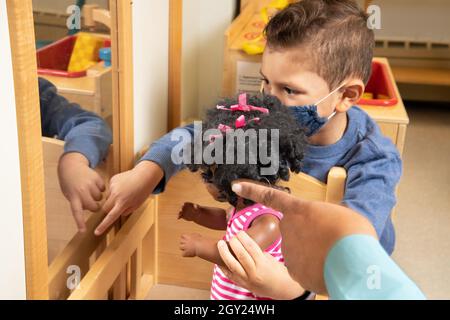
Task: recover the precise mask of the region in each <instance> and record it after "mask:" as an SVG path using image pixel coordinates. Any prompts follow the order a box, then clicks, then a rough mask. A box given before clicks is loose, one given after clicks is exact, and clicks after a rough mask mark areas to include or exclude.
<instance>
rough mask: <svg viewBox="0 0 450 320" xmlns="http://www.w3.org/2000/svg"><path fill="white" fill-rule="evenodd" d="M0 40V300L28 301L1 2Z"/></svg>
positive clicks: (13, 115)
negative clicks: (0, 154) (0, 137)
mask: <svg viewBox="0 0 450 320" xmlns="http://www.w3.org/2000/svg"><path fill="white" fill-rule="evenodd" d="M0 39H1V41H0V57H1V59H0V70H1V72H0V83H1V84H2V89H1V90H0V110H1V117H0V135H1V136H2V139H0V150H2V156H1V163H0V181H1V184H0V199H1V209H0V221H1V228H2V229H1V232H0V254H1V257H0V261H1V263H0V300H3V299H25V298H26V286H25V257H24V243H23V222H22V196H21V186H20V164H19V144H18V137H17V119H16V106H15V98H14V82H13V73H12V62H11V48H10V46H9V43H10V42H9V31H8V18H7V13H6V2H5V0H0Z"/></svg>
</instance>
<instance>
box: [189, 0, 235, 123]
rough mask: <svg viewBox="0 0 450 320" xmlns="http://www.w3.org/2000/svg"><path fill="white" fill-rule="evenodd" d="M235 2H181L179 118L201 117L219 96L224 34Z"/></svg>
mask: <svg viewBox="0 0 450 320" xmlns="http://www.w3.org/2000/svg"><path fill="white" fill-rule="evenodd" d="M235 2H236V1H234V0H220V1H211V0H185V1H183V56H182V59H183V60H182V79H183V80H182V100H181V101H182V119H187V118H190V117H198V116H200V117H201V116H202V115H203V112H204V110H205V109H206V108H209V107H211V106H212V105H214V104H215V102H216V100H217V99H218V98H219V97H220V92H221V88H222V77H223V50H224V33H225V30H226V29H227V28H228V26H229V25H230V23H231V21H232V19H233V14H234V11H235Z"/></svg>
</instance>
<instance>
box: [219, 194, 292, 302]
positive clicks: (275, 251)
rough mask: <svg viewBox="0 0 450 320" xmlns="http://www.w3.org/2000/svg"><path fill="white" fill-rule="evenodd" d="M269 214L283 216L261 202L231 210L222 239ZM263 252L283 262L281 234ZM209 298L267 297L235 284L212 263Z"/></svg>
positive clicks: (249, 298) (261, 298)
mask: <svg viewBox="0 0 450 320" xmlns="http://www.w3.org/2000/svg"><path fill="white" fill-rule="evenodd" d="M265 214H270V215H274V216H275V217H277V218H278V219H280V220H281V219H282V218H283V214H282V213H281V212H278V211H275V210H273V209H270V208H267V207H265V206H263V205H262V204H259V203H256V204H254V205H252V206H250V207H247V208H245V209H243V210H241V211H239V212H237V213H236V209H234V210H233V212H232V216H231V218H230V220H229V221H228V226H227V231H226V234H225V236H224V237H223V239H224V240H225V241H229V240H230V239H231V238H233V237H234V236H235V235H236V234H237V233H238V232H239V231H241V230H243V231H246V230H247V229H248V228H249V227H250V224H251V223H252V222H253V221H254V220H255V219H256V218H257V217H259V216H261V215H265ZM264 251H265V252H268V253H270V254H271V255H272V256H273V257H275V259H277V260H278V261H279V262H280V263H284V258H283V255H282V253H281V236H280V238H279V239H277V240H276V241H275V242H274V243H273V244H272V245H270V246H269V247H268V248H267V249H266V250H264ZM211 299H212V300H263V299H268V298H263V297H257V296H255V295H254V294H253V293H252V292H250V291H248V290H246V289H244V288H242V287H239V286H237V285H236V284H235V283H233V282H232V281H231V280H230V279H228V278H227V277H226V276H225V274H224V273H223V272H222V271H221V270H220V268H219V267H218V266H217V265H214V273H213V278H212V284H211Z"/></svg>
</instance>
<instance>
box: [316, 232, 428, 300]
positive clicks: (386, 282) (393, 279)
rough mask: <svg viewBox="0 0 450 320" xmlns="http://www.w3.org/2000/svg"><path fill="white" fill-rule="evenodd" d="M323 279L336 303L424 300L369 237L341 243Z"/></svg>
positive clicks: (332, 252)
mask: <svg viewBox="0 0 450 320" xmlns="http://www.w3.org/2000/svg"><path fill="white" fill-rule="evenodd" d="M324 277H325V283H326V286H327V290H328V294H329V296H330V299H333V300H356V299H363V300H422V299H425V296H424V294H423V293H422V292H421V290H420V289H419V288H418V287H417V286H416V284H415V283H414V282H413V281H412V280H411V279H409V278H408V276H407V275H406V274H405V273H404V272H403V271H402V270H401V269H400V267H399V266H398V265H397V264H396V263H395V262H394V261H393V260H392V259H391V258H390V257H389V256H388V254H387V253H386V251H385V250H384V249H383V248H382V247H381V245H380V243H379V242H378V241H377V240H376V239H375V238H373V237H370V236H368V235H351V236H347V237H345V238H343V239H341V240H339V241H338V242H337V243H336V244H335V245H334V246H333V248H332V249H331V250H330V252H329V253H328V256H327V258H326V261H325V266H324Z"/></svg>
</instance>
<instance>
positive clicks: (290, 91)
mask: <svg viewBox="0 0 450 320" xmlns="http://www.w3.org/2000/svg"><path fill="white" fill-rule="evenodd" d="M284 91H285V92H286V93H287V94H297V91H295V90H292V89H291V88H289V87H284Z"/></svg>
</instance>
